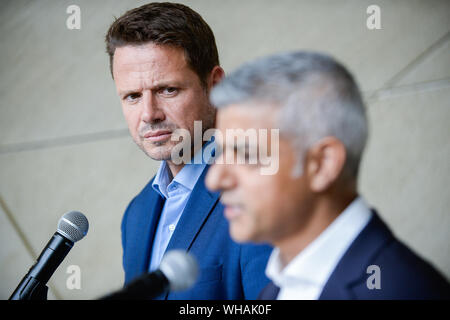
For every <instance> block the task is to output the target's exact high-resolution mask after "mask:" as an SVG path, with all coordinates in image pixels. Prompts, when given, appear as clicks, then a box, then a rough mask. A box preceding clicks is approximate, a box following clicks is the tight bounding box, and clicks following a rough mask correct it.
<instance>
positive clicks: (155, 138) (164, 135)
mask: <svg viewBox="0 0 450 320" xmlns="http://www.w3.org/2000/svg"><path fill="white" fill-rule="evenodd" d="M171 134H172V131H169V130H158V131H152V132H147V133H146V134H144V140H145V141H150V142H161V141H164V140H167V139H169V138H170V136H171Z"/></svg>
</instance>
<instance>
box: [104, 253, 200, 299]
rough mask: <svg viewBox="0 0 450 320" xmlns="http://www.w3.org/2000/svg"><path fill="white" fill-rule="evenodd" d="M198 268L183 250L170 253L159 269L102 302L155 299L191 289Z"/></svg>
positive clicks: (134, 281)
mask: <svg viewBox="0 0 450 320" xmlns="http://www.w3.org/2000/svg"><path fill="white" fill-rule="evenodd" d="M197 276H198V266H197V262H196V261H195V259H194V258H193V257H192V256H191V255H190V254H188V253H187V252H185V251H183V250H171V251H168V252H167V253H166V254H165V255H164V257H163V258H162V260H161V264H160V265H159V269H158V270H156V271H153V272H151V273H146V274H144V275H142V276H140V277H138V278H137V279H135V280H133V281H132V282H131V283H129V284H128V285H127V286H125V287H124V288H123V289H122V290H119V291H116V292H114V293H112V294H109V295H107V296H105V297H103V298H101V300H134V299H142V300H143V299H153V298H155V297H157V296H159V295H161V294H163V293H167V292H168V291H182V290H186V289H189V288H190V287H191V286H192V285H193V284H194V283H195V281H196V280H197Z"/></svg>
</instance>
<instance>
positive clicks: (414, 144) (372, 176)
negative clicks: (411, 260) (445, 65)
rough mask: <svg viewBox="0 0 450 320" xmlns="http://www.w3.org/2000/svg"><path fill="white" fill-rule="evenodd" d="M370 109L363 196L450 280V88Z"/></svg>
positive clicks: (418, 93) (362, 178) (380, 103)
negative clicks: (449, 231)
mask: <svg viewBox="0 0 450 320" xmlns="http://www.w3.org/2000/svg"><path fill="white" fill-rule="evenodd" d="M368 110H369V117H370V124H371V132H370V138H369V144H368V146H367V150H366V154H365V156H364V159H363V163H362V168H361V181H360V187H361V188H360V189H361V190H362V194H363V195H364V196H366V197H367V199H368V201H369V203H370V204H372V205H373V206H374V207H375V208H376V209H377V210H378V211H379V213H380V214H381V216H382V217H383V218H384V219H385V220H386V221H387V222H388V223H389V225H390V226H391V227H392V229H393V231H394V232H395V233H396V234H397V235H398V236H399V237H400V238H401V239H402V240H404V241H405V242H406V243H407V244H409V245H410V246H411V247H412V248H414V249H415V250H416V251H417V252H418V253H419V254H421V255H422V256H424V257H425V258H427V259H428V260H430V261H432V262H433V263H434V264H435V265H436V266H437V267H438V268H439V269H440V270H441V271H442V272H444V273H445V275H446V276H447V278H450V241H449V235H448V230H450V211H449V209H448V208H449V207H450V194H449V191H448V183H449V180H448V178H449V175H450V162H449V161H448V159H450V140H449V137H450V126H449V121H450V88H447V89H440V90H434V91H428V92H417V93H415V94H410V95H405V96H401V97H394V98H391V99H385V100H381V101H379V102H377V103H375V104H373V105H371V106H369V108H368Z"/></svg>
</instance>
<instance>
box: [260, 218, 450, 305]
mask: <svg viewBox="0 0 450 320" xmlns="http://www.w3.org/2000/svg"><path fill="white" fill-rule="evenodd" d="M373 213H374V214H373V217H372V219H371V220H370V221H369V223H368V225H367V226H366V227H365V228H364V229H363V230H362V231H361V233H360V234H359V236H358V237H357V238H356V239H355V240H354V242H353V243H352V244H351V246H350V247H349V249H348V250H347V251H346V253H345V254H344V256H343V257H342V258H341V260H340V261H339V263H338V265H337V266H336V268H335V270H334V271H333V272H332V274H331V276H330V278H329V279H328V281H327V283H326V284H325V286H324V288H323V290H322V293H321V295H320V297H319V299H320V300H341V299H361V300H372V299H382V300H391V299H399V300H407V299H408V300H409V299H411V300H412V299H450V285H449V283H448V281H447V280H446V279H445V278H444V277H443V276H442V275H441V274H440V273H439V272H438V271H437V270H435V269H434V268H433V267H432V266H431V265H430V264H429V263H428V262H426V261H424V260H423V259H422V258H420V257H419V256H417V255H416V254H415V253H414V252H412V251H411V250H410V249H409V248H408V247H406V246H405V245H404V244H403V243H401V242H400V241H399V240H397V239H396V238H395V237H394V235H393V234H392V232H391V231H390V230H389V228H388V227H387V226H386V224H385V223H384V222H383V221H382V220H381V218H380V217H379V216H378V214H377V213H376V212H373ZM370 265H377V266H379V267H380V280H381V282H380V284H381V288H380V289H375V288H374V289H369V288H368V286H367V280H368V278H369V277H370V276H371V275H372V273H367V267H368V266H370ZM369 282H371V281H370V280H369ZM278 292H279V288H278V287H276V286H275V285H274V284H273V283H272V282H270V283H269V284H268V285H267V286H266V287H265V288H264V289H263V290H262V291H261V293H260V295H259V299H263V300H270V299H276V297H277V295H278Z"/></svg>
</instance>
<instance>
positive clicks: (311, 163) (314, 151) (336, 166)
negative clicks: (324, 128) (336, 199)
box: [305, 137, 347, 192]
mask: <svg viewBox="0 0 450 320" xmlns="http://www.w3.org/2000/svg"><path fill="white" fill-rule="evenodd" d="M346 158H347V151H346V149H345V146H344V144H343V143H342V142H341V141H340V140H339V139H337V138H335V137H326V138H323V139H321V140H320V141H319V142H318V143H316V144H314V145H313V146H312V147H311V148H310V149H309V150H308V153H307V156H306V165H305V167H306V174H307V176H308V181H309V187H310V188H311V190H312V191H313V192H324V191H326V190H327V189H328V188H330V186H331V185H332V184H333V183H334V182H335V181H336V180H337V179H338V178H339V176H340V175H341V173H342V171H343V169H344V165H345V161H346Z"/></svg>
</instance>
